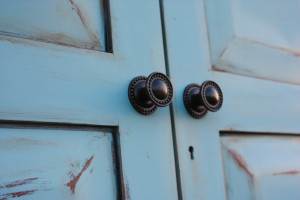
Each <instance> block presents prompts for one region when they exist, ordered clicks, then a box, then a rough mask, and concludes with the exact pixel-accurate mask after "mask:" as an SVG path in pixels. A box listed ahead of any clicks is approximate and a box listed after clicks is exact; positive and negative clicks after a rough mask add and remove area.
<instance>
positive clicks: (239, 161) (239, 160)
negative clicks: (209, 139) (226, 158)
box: [228, 150, 254, 181]
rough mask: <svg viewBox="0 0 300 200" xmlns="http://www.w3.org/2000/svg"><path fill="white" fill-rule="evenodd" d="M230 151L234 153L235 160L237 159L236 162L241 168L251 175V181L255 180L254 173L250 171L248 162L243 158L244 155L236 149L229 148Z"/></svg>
mask: <svg viewBox="0 0 300 200" xmlns="http://www.w3.org/2000/svg"><path fill="white" fill-rule="evenodd" d="M228 152H229V153H230V154H231V155H232V157H233V158H234V160H235V161H236V163H237V164H238V165H239V167H240V168H241V169H243V170H244V171H245V172H246V173H247V174H248V175H249V176H250V179H251V181H253V177H254V175H253V173H251V172H250V170H249V168H248V164H247V162H246V161H245V160H244V159H243V157H242V156H241V155H240V154H239V153H238V152H236V151H233V150H228Z"/></svg>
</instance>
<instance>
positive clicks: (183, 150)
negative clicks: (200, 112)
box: [164, 0, 300, 200]
mask: <svg viewBox="0 0 300 200" xmlns="http://www.w3.org/2000/svg"><path fill="white" fill-rule="evenodd" d="M164 16H165V26H166V39H167V50H168V58H169V70H170V77H171V80H172V81H173V83H174V88H176V94H175V98H174V100H173V110H174V127H175V130H176V137H177V145H178V159H179V167H180V175H181V176H180V178H181V188H182V197H183V199H205V200H216V199H218V200H222V199H224V200H225V199H228V200H232V199H247V198H248V199H292V200H293V199H299V198H300V194H299V190H298V189H297V188H296V187H295V185H297V186H299V180H300V178H299V176H298V174H297V173H289V175H288V174H285V175H283V174H282V175H277V176H274V177H272V176H273V175H272V173H280V172H281V171H280V170H279V169H281V168H280V165H279V163H278V162H279V160H282V162H283V163H284V164H286V165H287V166H286V169H285V170H283V171H282V172H285V171H287V172H288V171H292V172H293V171H294V170H297V169H298V168H297V167H296V166H297V162H298V161H297V160H299V159H297V158H296V155H297V151H298V150H297V146H298V144H296V143H294V142H293V141H292V139H284V137H279V136H278V137H277V136H276V137H275V136H271V135H273V134H275V133H277V134H279V135H289V134H295V135H297V134H299V133H300V124H299V116H300V104H299V99H300V87H299V66H300V62H299V53H300V51H299V47H300V43H299V41H300V40H299V35H300V29H299V27H300V26H299V25H298V23H299V21H300V17H299V1H296V0H295V1H293V0H292V1H268V0H265V1H246V0H245V1H240V0H237V1H235V0H233V1H211V0H207V1H202V0H192V1H188V2H186V1H180V0H166V1H164ZM206 80H213V81H215V82H217V83H218V84H219V85H220V87H221V89H222V90H223V95H224V104H223V107H222V108H221V110H220V111H218V112H216V113H211V112H209V113H208V114H207V116H206V117H205V118H203V119H200V120H199V119H194V118H192V117H191V116H190V115H189V114H188V112H187V111H186V110H185V107H184V104H183V91H184V89H185V87H186V86H187V85H188V84H190V83H198V84H201V83H202V82H204V81H206ZM220 131H221V132H226V133H228V135H230V134H232V133H236V132H238V133H240V134H242V135H243V136H245V137H242V138H243V140H242V142H240V145H241V146H239V148H238V149H237V152H239V153H240V154H241V156H242V157H243V158H244V160H245V161H246V162H247V163H248V162H249V166H251V168H252V169H253V170H254V171H253V172H252V171H251V170H250V171H251V173H253V174H254V176H256V175H257V174H256V171H255V170H256V169H259V168H260V166H261V165H264V164H265V165H266V166H268V167H267V168H265V170H266V171H267V172H266V174H268V175H267V177H261V176H259V174H258V176H257V180H258V179H259V178H262V180H261V181H262V182H261V184H258V185H256V186H255V191H257V193H256V195H255V196H249V195H247V194H248V193H246V191H247V188H249V185H247V184H248V182H247V179H246V175H247V174H246V175H245V173H247V172H245V170H244V171H243V172H241V170H243V169H240V166H239V164H238V163H234V162H236V161H234V160H233V158H230V156H226V155H225V153H226V152H224V151H225V150H226V148H227V149H231V148H232V149H234V148H235V147H236V146H235V145H234V142H233V141H232V142H230V143H229V142H227V140H229V139H227V136H223V137H220ZM252 133H256V134H262V135H268V134H269V135H270V137H266V138H263V137H260V136H257V137H256V138H254V139H251V138H250V137H247V134H252ZM229 138H230V137H229ZM269 138H270V139H269ZM280 138H283V140H284V142H282V143H281V142H280ZM292 138H297V137H292ZM296 140H297V139H296ZM221 142H222V145H226V146H225V147H226V148H225V147H224V148H225V149H224V148H223V147H222V145H221ZM225 142H226V143H225ZM223 143H224V144H223ZM289 144H290V146H289ZM259 145H261V146H259ZM258 146H259V148H258ZM264 146H265V147H264ZM190 147H193V149H194V151H193V158H194V159H191V153H190V151H189V149H190ZM256 147H257V149H256V150H255V148H256ZM271 147H272V148H276V151H275V152H277V153H278V155H275V154H273V153H272V151H271ZM294 149H295V150H296V151H294V152H293V150H294ZM284 152H289V153H291V152H293V153H292V154H290V155H289V156H288V157H286V159H284V155H285V153H284ZM269 154H270V155H272V157H271V156H270V158H269V157H268V156H267V155H269ZM252 158H253V160H252ZM263 158H264V159H265V160H264V161H263V162H259V161H260V160H261V159H263ZM288 158H290V160H287V159H288ZM230 159H231V160H230ZM294 159H295V160H294ZM293 160H294V161H293ZM232 163H233V164H232ZM225 165H226V167H225ZM273 165H274V166H273ZM223 166H224V168H223ZM295 167H296V168H295ZM277 169H278V170H279V171H278V172H277V171H276V172H275V170H277ZM243 174H244V175H243ZM233 180H234V181H236V182H234V183H233V182H232V183H231V181H233ZM255 180H256V179H255ZM237 181H238V182H239V183H240V185H238V186H237V188H235V189H234V190H231V187H230V186H232V185H234V186H236V185H237ZM279 183H280V184H281V185H284V187H283V188H282V191H281V192H282V193H281V192H280V191H278V190H280V189H279V188H280V185H278V184H279ZM292 183H293V184H295V185H293V184H292ZM273 190H277V191H274V192H272V191H273ZM244 192H245V193H244ZM259 193H260V194H261V195H259ZM283 193H284V194H285V196H284V197H282V195H283ZM234 195H237V196H238V197H243V198H234V197H235V196H234ZM244 197H247V198H244ZM280 197H282V198H280Z"/></svg>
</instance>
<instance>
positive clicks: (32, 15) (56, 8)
mask: <svg viewBox="0 0 300 200" xmlns="http://www.w3.org/2000/svg"><path fill="white" fill-rule="evenodd" d="M104 18H105V14H104V9H103V1H102V0H90V1H82V0H66V1H60V0H52V1H47V0H31V1H16V0H15V1H10V0H4V1H1V2H0V34H5V35H12V36H17V37H23V38H27V39H33V40H38V41H44V42H52V43H57V44H62V45H69V46H74V47H79V48H87V49H94V50H99V51H105V24H104V23H105V19H104Z"/></svg>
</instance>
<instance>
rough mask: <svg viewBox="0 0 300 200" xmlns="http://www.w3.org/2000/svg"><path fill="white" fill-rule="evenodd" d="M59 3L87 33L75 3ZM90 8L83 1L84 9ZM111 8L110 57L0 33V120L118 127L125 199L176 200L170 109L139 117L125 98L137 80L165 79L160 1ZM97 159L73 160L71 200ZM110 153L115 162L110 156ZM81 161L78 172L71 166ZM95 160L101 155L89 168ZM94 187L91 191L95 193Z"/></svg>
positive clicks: (118, 0) (117, 0) (115, 1)
mask: <svg viewBox="0 0 300 200" xmlns="http://www.w3.org/2000/svg"><path fill="white" fill-rule="evenodd" d="M60 2H62V3H63V4H66V5H67V6H69V7H68V8H69V10H70V12H71V13H72V15H74V19H75V20H74V22H75V21H76V24H77V25H78V26H80V27H83V25H82V22H81V20H80V18H79V16H78V14H77V12H76V9H75V8H74V10H72V5H71V3H70V2H69V1H68V0H65V1H60ZM77 2H79V1H75V0H74V3H77ZM80 2H81V3H83V1H80ZM89 2H90V1H84V6H86V5H88V3H89ZM47 3H49V2H48V1H47ZM77 5H79V7H80V4H79V3H77ZM97 9H98V8H97ZM110 9H111V10H110V11H111V12H110V13H111V18H110V20H111V27H112V41H113V50H114V51H113V53H105V52H101V51H95V50H91V49H82V48H73V47H70V46H66V45H65V46H63V45H57V44H55V43H47V42H40V41H34V40H28V39H24V38H20V37H11V36H7V35H1V36H0V38H1V39H0V60H1V62H0V92H1V97H5V98H0V119H2V120H14V121H19V120H21V121H42V122H48V123H53V122H54V123H71V124H83V125H102V126H113V127H117V129H118V131H119V137H120V143H119V144H116V145H118V146H122V149H121V152H120V155H122V156H120V157H121V160H119V161H118V162H119V163H121V164H120V165H122V170H120V172H117V173H120V174H121V177H122V182H123V183H124V184H123V187H124V189H123V190H122V191H121V192H122V194H123V199H126V198H127V199H158V198H162V199H176V198H177V187H176V174H175V167H174V166H175V164H174V155H173V144H172V133H171V126H170V113H169V108H162V109H160V110H159V111H157V112H156V113H154V114H153V115H151V116H147V117H145V116H143V115H140V114H138V113H136V111H135V110H134V109H133V108H132V107H131V106H130V102H129V100H128V96H127V89H128V88H127V87H128V84H129V82H130V80H131V79H132V78H133V77H135V76H137V75H145V74H150V73H151V72H154V71H160V72H163V73H165V62H164V54H163V42H162V32H161V19H160V9H159V2H158V1H122V0H110ZM81 11H83V9H82V7H81ZM88 11H89V9H88ZM22 14H24V13H22ZM24 15H25V14H24ZM89 16H90V15H89ZM97 19H98V18H97ZM87 21H88V22H90V19H87ZM24 24H26V23H24ZM93 27H94V26H93ZM68 30H69V29H68ZM70 31H71V30H70ZM71 32H74V33H76V31H71ZM16 57H17V58H18V59H16ZM154 125H155V126H154ZM72 132H73V131H72ZM74 132H76V131H74ZM70 143H72V139H70ZM110 146H111V144H110ZM92 155H94V154H93V153H92V152H91V154H88V155H85V156H83V155H80V159H79V158H78V159H77V160H74V163H73V162H69V166H68V167H69V168H68V169H67V170H66V172H67V174H66V175H64V177H67V178H66V179H65V180H64V181H61V188H63V191H66V194H67V195H73V194H72V190H71V189H70V187H68V186H66V185H65V184H67V183H68V182H70V181H71V180H73V179H74V177H75V176H77V175H78V174H79V173H80V171H81V170H82V169H83V167H84V164H85V162H86V160H87V159H89V158H90V157H91V156H92ZM107 155H109V157H110V158H109V159H111V160H112V155H111V151H110V152H109V153H108V154H107ZM147 155H151V157H150V158H148V157H147ZM104 157H105V158H106V157H107V156H104ZM76 161H78V162H79V166H78V167H76V165H74V167H72V166H71V164H76ZM95 161H96V155H95V157H94V159H93V161H92V162H91V165H90V167H89V168H88V170H90V169H92V168H93V165H94V164H95ZM112 162H113V161H112ZM88 170H86V171H84V172H83V173H82V175H81V177H80V179H79V181H78V182H77V184H76V187H75V194H74V195H79V194H80V191H81V190H80V188H82V185H81V181H84V177H85V176H88V175H93V176H97V174H96V173H97V172H96V168H94V169H93V172H92V174H90V173H88V172H89V171H88ZM70 171H71V172H72V173H69V172H70ZM98 173H99V172H98ZM72 174H74V177H72ZM111 174H113V171H111ZM29 178H30V177H29ZM39 178H40V179H39V180H42V179H41V177H40V176H39ZM99 181H100V180H99ZM87 185H88V184H87ZM126 185H127V186H126ZM89 186H91V185H89ZM94 187H96V186H95V185H93V186H91V188H89V189H91V190H92V189H93V190H95V191H97V189H95V188H94ZM111 188H113V186H111ZM85 191H88V189H87V188H85ZM43 192H44V191H36V192H34V193H33V194H34V195H39V194H41V193H43ZM87 193H88V192H87Z"/></svg>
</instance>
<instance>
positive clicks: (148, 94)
mask: <svg viewBox="0 0 300 200" xmlns="http://www.w3.org/2000/svg"><path fill="white" fill-rule="evenodd" d="M128 97H129V100H130V103H131V105H132V106H133V108H134V109H135V110H136V111H138V112H139V113H141V114H144V115H150V114H152V113H153V112H155V110H156V109H157V106H159V107H165V106H167V105H169V104H170V103H171V102H172V99H173V86H172V83H171V81H170V80H169V78H168V77H167V76H166V75H164V74H162V73H160V72H154V73H152V74H150V75H149V76H148V77H145V76H137V77H135V78H134V79H132V81H131V82H130V84H129V87H128Z"/></svg>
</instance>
